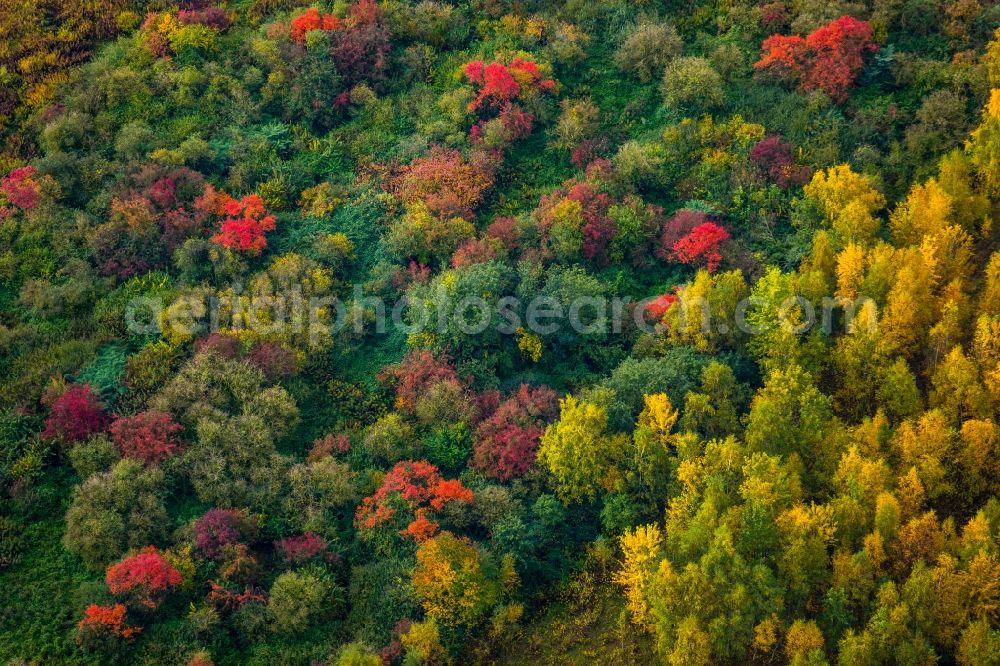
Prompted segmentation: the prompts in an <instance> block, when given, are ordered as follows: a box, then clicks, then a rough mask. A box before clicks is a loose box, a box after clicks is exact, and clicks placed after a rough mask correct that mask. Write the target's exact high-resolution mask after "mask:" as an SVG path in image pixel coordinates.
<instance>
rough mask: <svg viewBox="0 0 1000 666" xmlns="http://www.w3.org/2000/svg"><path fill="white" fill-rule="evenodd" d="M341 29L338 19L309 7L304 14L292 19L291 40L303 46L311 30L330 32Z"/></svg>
mask: <svg viewBox="0 0 1000 666" xmlns="http://www.w3.org/2000/svg"><path fill="white" fill-rule="evenodd" d="M340 28H341V23H340V19H339V18H337V17H336V16H334V15H333V14H320V12H319V10H318V9H316V8H315V7H310V8H309V9H307V10H306V11H305V13H304V14H299V15H298V16H296V17H295V18H293V19H292V23H291V38H292V41H293V42H298V43H299V44H305V41H306V33H309V32H311V31H313V30H323V31H325V32H330V31H332V30H339V29H340Z"/></svg>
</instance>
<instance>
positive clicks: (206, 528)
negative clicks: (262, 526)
mask: <svg viewBox="0 0 1000 666" xmlns="http://www.w3.org/2000/svg"><path fill="white" fill-rule="evenodd" d="M256 533H257V528H256V526H255V525H254V524H253V522H252V521H251V520H250V517H249V516H248V515H247V514H246V512H245V511H242V510H239V509H209V510H208V511H206V512H205V515H203V516H202V517H201V518H199V519H198V520H196V521H195V523H194V540H195V545H196V546H197V547H198V549H199V550H200V551H202V552H203V553H205V554H206V555H208V556H209V557H216V556H218V555H219V553H220V552H221V551H222V549H223V548H224V547H226V546H230V545H235V544H238V543H240V542H241V541H243V540H252V539H253V538H255V537H256Z"/></svg>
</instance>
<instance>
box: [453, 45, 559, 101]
mask: <svg viewBox="0 0 1000 666" xmlns="http://www.w3.org/2000/svg"><path fill="white" fill-rule="evenodd" d="M463 71H464V74H465V78H466V79H468V80H469V82H471V83H473V84H474V85H476V86H478V88H479V92H478V94H477V95H476V99H475V100H473V101H472V102H470V103H469V111H473V112H475V111H478V110H480V109H482V108H484V107H486V108H489V107H493V108H499V107H502V106H503V105H504V103H506V102H510V101H513V100H515V99H517V98H518V97H519V96H521V94H522V92H524V91H528V90H542V91H549V90H552V89H553V88H555V85H556V82H555V81H553V80H552V79H543V78H542V75H541V72H540V71H539V69H538V64H537V63H535V62H534V61H531V60H523V59H521V58H514V59H513V60H512V61H511V63H510V64H509V65H504V64H502V63H499V62H491V63H489V64H485V63H484V62H483V61H482V60H473V61H471V62H469V63H466V65H465V69H464V70H463Z"/></svg>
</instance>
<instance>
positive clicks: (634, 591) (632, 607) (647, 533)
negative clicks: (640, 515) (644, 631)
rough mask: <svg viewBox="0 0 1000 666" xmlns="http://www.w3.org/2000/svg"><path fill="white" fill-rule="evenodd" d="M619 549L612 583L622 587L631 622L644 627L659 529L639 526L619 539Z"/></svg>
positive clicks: (660, 556) (658, 556)
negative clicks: (618, 563) (619, 559)
mask: <svg viewBox="0 0 1000 666" xmlns="http://www.w3.org/2000/svg"><path fill="white" fill-rule="evenodd" d="M620 543H621V548H622V565H621V569H619V570H618V571H617V572H615V582H616V583H618V584H619V585H621V586H622V587H623V588H625V599H626V600H627V604H628V609H629V612H630V613H631V614H632V622H633V623H635V624H637V625H640V626H646V625H647V624H648V623H649V600H648V599H647V596H646V595H647V594H648V589H649V582H650V580H651V578H652V577H653V575H654V574H655V572H656V569H657V567H658V565H659V563H660V560H662V559H663V552H662V546H663V536H662V534H661V533H660V528H659V527H657V526H656V525H655V524H653V525H640V526H639V527H636V528H635V529H634V530H627V531H626V532H625V534H623V535H622V536H621V539H620Z"/></svg>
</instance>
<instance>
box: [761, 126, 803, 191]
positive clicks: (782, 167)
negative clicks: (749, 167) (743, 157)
mask: <svg viewBox="0 0 1000 666" xmlns="http://www.w3.org/2000/svg"><path fill="white" fill-rule="evenodd" d="M750 161H751V162H753V163H754V164H755V165H756V166H757V167H758V168H759V169H760V170H761V171H763V172H764V173H766V174H767V175H768V177H769V178H770V179H771V180H773V181H774V182H775V183H777V184H778V185H779V186H781V187H783V188H787V187H789V186H790V185H802V184H804V183H805V182H806V181H808V180H809V176H810V175H811V170H810V169H809V167H807V166H798V165H796V164H795V158H794V157H793V156H792V144H790V143H788V142H787V141H785V140H784V139H782V138H781V137H780V136H778V135H775V134H772V135H771V136H768V137H765V138H763V139H761V140H760V141H759V142H757V144H756V145H754V147H753V148H752V149H751V150H750Z"/></svg>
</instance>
